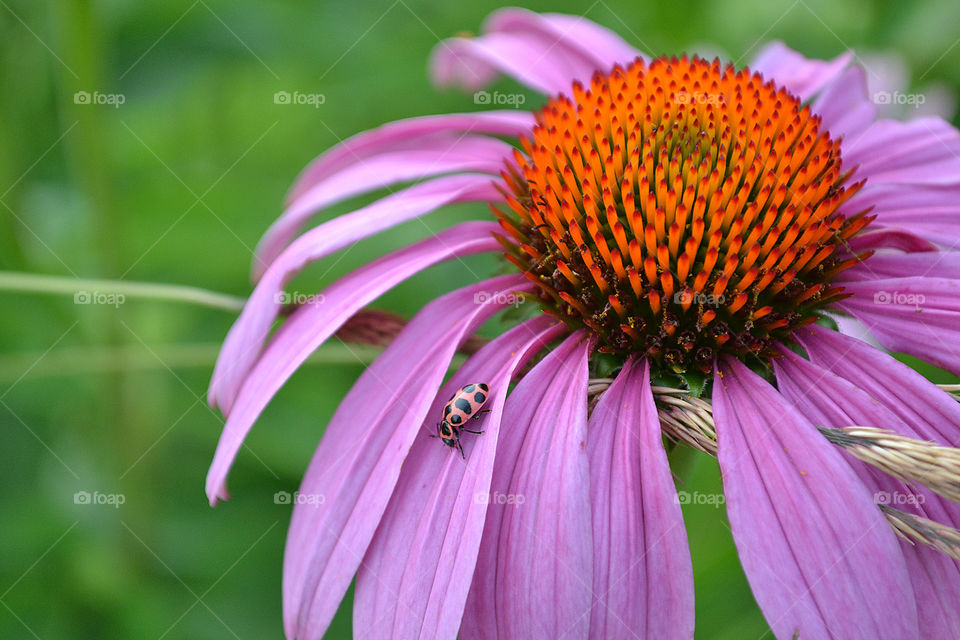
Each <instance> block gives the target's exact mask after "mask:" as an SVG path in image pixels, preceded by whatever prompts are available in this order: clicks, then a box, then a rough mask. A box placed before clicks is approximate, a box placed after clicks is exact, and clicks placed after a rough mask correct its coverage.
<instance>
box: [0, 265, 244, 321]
mask: <svg viewBox="0 0 960 640" xmlns="http://www.w3.org/2000/svg"><path fill="white" fill-rule="evenodd" d="M4 290H5V291H22V292H25V293H49V294H62V295H72V296H74V299H75V301H77V302H78V303H83V304H87V302H84V300H87V301H91V300H93V296H95V295H113V296H115V297H119V296H123V298H127V297H129V298H140V299H144V300H164V301H168V302H183V303H186V304H195V305H200V306H203V307H210V308H213V309H222V310H224V311H232V312H239V311H241V310H242V309H243V304H244V302H245V300H244V299H243V298H239V297H237V296H231V295H227V294H225V293H217V292H215V291H207V290H206V289H199V288H197V287H188V286H182V285H175V284H156V283H152V282H127V281H124V280H96V279H87V278H67V277H62V276H47V275H39V274H33V273H18V272H14V271H0V291H4ZM84 294H86V295H84ZM93 301H95V300H93ZM119 301H120V302H122V299H121V300H119Z"/></svg>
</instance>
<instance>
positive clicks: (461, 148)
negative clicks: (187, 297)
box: [253, 136, 513, 281]
mask: <svg viewBox="0 0 960 640" xmlns="http://www.w3.org/2000/svg"><path fill="white" fill-rule="evenodd" d="M512 148H513V147H511V146H510V145H508V144H507V143H506V142H502V141H500V140H494V139H492V138H479V137H477V136H473V137H469V138H461V139H460V140H446V139H444V140H432V141H430V142H426V141H425V142H424V143H423V144H422V146H421V148H420V149H417V150H415V151H413V150H411V151H397V152H394V153H385V154H383V155H380V156H374V157H373V158H370V159H368V160H365V161H363V162H362V163H359V164H355V165H351V166H349V167H346V168H345V169H344V170H343V171H340V172H339V173H335V174H333V175H332V176H330V177H329V178H326V179H324V180H321V181H320V182H318V183H317V184H316V185H314V187H313V188H312V189H310V190H309V191H307V192H305V193H304V194H302V195H301V196H300V197H298V198H297V199H296V200H294V201H293V203H291V205H290V206H289V207H287V209H286V211H284V212H283V214H282V215H281V216H280V217H279V218H277V220H275V221H274V223H273V224H272V225H270V228H269V229H267V232H266V234H264V236H263V238H261V240H260V242H259V244H258V245H257V250H256V254H255V257H254V261H253V279H254V281H257V280H259V279H260V277H261V276H262V275H263V272H264V271H266V269H267V267H269V266H270V263H272V262H273V261H274V260H275V259H276V258H277V256H278V255H280V253H281V252H282V251H283V250H284V249H285V248H286V247H287V245H289V244H290V241H291V240H293V238H295V237H296V235H297V233H298V232H299V231H300V229H301V228H302V227H303V225H304V223H306V222H307V221H309V220H310V218H312V217H313V216H314V215H315V214H316V213H317V212H319V211H320V210H321V209H323V208H324V207H328V206H330V205H331V204H335V203H337V202H340V201H341V200H344V199H346V198H348V197H351V196H355V195H358V194H361V193H368V192H371V191H375V190H377V189H380V188H382V187H389V186H390V185H393V184H396V183H399V182H404V181H407V180H414V179H425V178H429V177H432V176H436V175H440V174H443V173H456V172H464V171H480V172H485V173H487V174H497V173H498V172H499V171H500V170H501V169H503V168H504V166H505V165H504V161H505V159H506V158H507V157H508V156H509V155H510V153H511V151H510V150H511V149H512ZM458 177H463V178H465V179H466V180H462V181H458V180H456V178H458ZM450 178H452V179H447V180H445V181H440V180H434V181H431V182H427V183H421V184H418V185H414V186H413V187H411V189H413V190H414V192H415V193H417V192H420V191H422V189H427V190H429V191H431V192H445V191H447V192H451V193H452V192H455V191H460V192H461V193H460V195H459V196H457V198H458V200H459V201H477V200H495V201H499V200H502V197H501V196H500V195H499V192H498V191H497V190H496V188H495V187H494V185H493V181H494V178H493V177H492V176H491V175H486V176H478V175H470V174H468V175H464V176H451V177H450ZM423 184H430V185H433V186H430V187H423V186H422V185H423ZM400 193H409V192H400ZM392 196H393V197H394V198H396V197H405V196H399V194H398V193H394V194H392ZM390 198H391V196H387V197H386V198H384V200H385V201H387V203H389V202H390V200H389V199H390ZM367 208H368V209H369V207H367ZM363 211H364V209H361V210H360V211H359V212H355V213H354V215H357V214H361V213H362V212H363ZM368 235H372V233H371V234H368Z"/></svg>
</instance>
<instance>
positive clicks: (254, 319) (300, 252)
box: [208, 176, 499, 413]
mask: <svg viewBox="0 0 960 640" xmlns="http://www.w3.org/2000/svg"><path fill="white" fill-rule="evenodd" d="M485 189H489V177H487V176H449V177H446V178H437V179H435V180H432V181H430V182H426V183H422V184H418V185H415V186H413V187H409V188H407V189H404V190H403V191H400V192H398V193H395V194H392V195H389V196H387V197H386V198H383V199H381V200H377V201H376V202H374V203H372V204H370V205H369V206H366V207H364V208H362V209H359V210H358V211H355V212H353V213H351V214H347V215H343V216H339V217H337V218H335V219H333V220H331V221H329V222H327V223H324V224H322V225H320V226H318V227H316V228H314V229H311V230H310V231H309V232H307V233H305V234H304V235H302V236H301V237H300V238H298V239H297V240H296V241H295V242H294V243H293V244H291V245H290V246H289V247H288V248H287V249H286V250H285V251H284V252H283V253H282V254H281V255H280V256H279V257H278V258H277V259H276V260H275V261H274V262H273V263H272V264H271V265H270V268H269V269H268V270H267V272H266V273H265V274H264V275H263V278H262V279H261V280H260V282H259V283H258V284H257V287H256V288H255V289H254V291H253V293H252V294H251V295H250V299H249V300H248V301H247V304H246V306H245V307H244V309H243V312H242V313H241V314H240V317H239V318H238V319H237V321H236V322H235V323H234V325H233V327H232V328H231V329H230V332H229V334H227V338H226V340H225V341H224V344H223V349H221V351H220V357H219V358H218V359H217V364H216V366H215V367H214V370H213V379H212V381H211V382H210V390H209V392H208V398H209V401H210V404H211V405H216V406H219V407H220V408H221V409H222V410H223V411H224V413H228V412H229V411H230V408H231V406H232V405H233V401H234V398H235V397H236V393H237V391H238V390H239V388H240V385H241V384H242V383H243V379H244V378H245V377H246V375H247V373H248V371H249V370H250V367H252V366H253V363H254V362H255V361H256V359H257V357H258V355H259V353H260V346H261V345H262V344H263V342H264V340H266V338H267V336H268V335H269V333H270V327H271V326H272V325H273V323H274V321H275V320H276V319H277V317H278V316H279V314H280V311H281V310H282V309H283V297H282V295H283V288H284V286H285V285H286V284H287V283H288V282H290V280H292V279H293V278H294V277H295V276H296V275H297V274H298V273H300V272H301V271H302V270H303V269H304V267H306V266H307V265H308V264H310V263H311V262H313V261H315V260H319V259H320V258H322V257H324V256H327V255H329V254H331V253H333V252H334V251H337V250H339V249H342V248H344V247H346V246H349V245H350V244H352V243H354V242H356V241H357V240H359V239H361V238H365V237H367V236H369V235H371V234H374V233H377V232H378V231H382V230H384V229H388V228H390V227H392V226H394V225H396V224H399V223H401V222H404V221H406V220H411V219H413V218H416V217H418V216H420V215H423V214H424V213H427V212H429V211H432V210H435V209H437V208H440V207H443V206H445V205H447V204H450V203H452V202H457V201H459V200H461V199H463V200H468V199H470V198H473V197H477V196H482V194H483V192H484V190H485ZM486 228H487V229H488V230H492V229H494V228H496V229H498V230H499V227H497V226H496V225H492V224H491V225H487V227H486ZM474 231H475V232H476V233H477V234H478V235H480V236H482V235H483V231H482V230H480V227H477V228H475V229H474ZM374 264H377V263H374ZM379 269H380V267H375V266H373V265H368V266H366V267H364V268H363V269H361V270H359V271H358V272H357V274H358V275H357V276H356V277H357V278H360V279H363V280H367V279H370V276H371V275H372V276H374V279H376V275H377V271H378V270H379ZM364 274H367V275H364ZM409 275H412V274H408V275H406V276H402V277H401V278H400V280H391V279H390V278H387V279H386V280H384V282H385V283H387V282H393V284H390V285H388V286H386V287H384V288H380V289H378V290H377V295H375V296H373V297H372V298H370V299H369V300H367V302H366V303H364V304H367V303H369V302H371V301H372V300H374V299H376V298H377V297H378V296H379V294H380V293H383V292H384V291H387V290H388V289H389V288H390V287H392V286H393V285H394V284H396V283H397V282H400V281H401V280H403V279H405V278H407V277H409ZM348 277H350V276H348ZM334 286H336V285H334ZM324 295H327V294H326V293H325V294H324ZM334 330H336V327H334Z"/></svg>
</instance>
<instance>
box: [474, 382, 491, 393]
mask: <svg viewBox="0 0 960 640" xmlns="http://www.w3.org/2000/svg"><path fill="white" fill-rule="evenodd" d="M477 386H478V387H480V388H481V389H482V390H484V391H490V387H488V386H487V385H485V384H484V383H482V382H481V383H480V384H478V385H477Z"/></svg>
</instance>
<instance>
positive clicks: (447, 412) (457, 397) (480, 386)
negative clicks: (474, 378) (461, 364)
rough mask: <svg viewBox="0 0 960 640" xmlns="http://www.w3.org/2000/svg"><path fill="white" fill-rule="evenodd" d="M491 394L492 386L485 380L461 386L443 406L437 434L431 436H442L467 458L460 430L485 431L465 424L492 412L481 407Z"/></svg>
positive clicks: (469, 431)
mask: <svg viewBox="0 0 960 640" xmlns="http://www.w3.org/2000/svg"><path fill="white" fill-rule="evenodd" d="M489 396H490V387H489V386H487V385H486V384H485V383H483V382H474V383H472V384H468V385H466V386H464V387H460V389H458V390H457V392H456V393H455V394H453V397H452V398H450V401H449V402H447V404H445V405H444V406H443V419H442V420H441V421H440V422H438V423H437V434H436V435H434V436H431V437H432V438H440V440H442V441H443V444H445V445H447V446H448V447H450V448H452V449H459V450H460V456H461V457H464V458H465V457H466V456H464V454H463V447H462V446H460V432H461V431H466V432H468V433H483V431H474V430H473V429H467V428H466V427H465V426H464V425H466V424H467V422H468V421H469V420H474V419H476V418H479V417H480V416H481V415H482V414H484V413H489V412H490V410H489V409H481V407H483V405H484V403H485V402H486V401H487V398H488V397H489Z"/></svg>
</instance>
